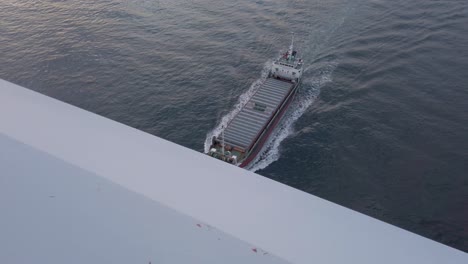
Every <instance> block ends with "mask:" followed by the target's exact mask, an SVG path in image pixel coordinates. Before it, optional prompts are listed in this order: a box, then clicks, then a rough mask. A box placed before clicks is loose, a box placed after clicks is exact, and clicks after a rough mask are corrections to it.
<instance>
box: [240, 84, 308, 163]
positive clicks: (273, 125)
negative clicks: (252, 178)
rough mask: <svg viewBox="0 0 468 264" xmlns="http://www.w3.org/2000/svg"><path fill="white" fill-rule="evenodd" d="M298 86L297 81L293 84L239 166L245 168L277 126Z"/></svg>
mask: <svg viewBox="0 0 468 264" xmlns="http://www.w3.org/2000/svg"><path fill="white" fill-rule="evenodd" d="M298 88H299V83H297V84H295V85H294V87H293V89H292V90H291V92H290V95H289V96H288V97H287V98H285V100H284V102H283V103H282V107H281V108H280V109H278V114H277V115H276V116H274V117H273V118H272V119H271V121H270V122H269V125H268V127H267V128H265V133H264V134H263V135H262V136H261V137H259V138H258V139H257V140H256V142H255V144H256V146H255V147H254V148H253V149H252V150H251V152H250V153H249V154H248V155H246V157H245V158H244V159H243V160H241V161H240V162H239V164H238V165H239V167H241V168H245V167H246V166H248V165H249V164H251V162H252V161H253V160H254V159H255V158H256V157H257V155H258V154H259V153H260V151H261V150H262V148H263V146H264V145H265V143H266V141H267V140H268V139H269V138H270V136H271V133H273V131H274V130H275V128H276V127H277V126H278V124H279V122H280V121H281V119H282V118H283V116H284V113H285V112H286V110H287V109H288V108H289V105H290V104H291V102H292V101H293V100H294V97H295V96H296V93H297V90H298Z"/></svg>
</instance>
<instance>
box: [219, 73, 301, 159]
mask: <svg viewBox="0 0 468 264" xmlns="http://www.w3.org/2000/svg"><path fill="white" fill-rule="evenodd" d="M293 86H294V84H293V83H291V82H287V81H282V80H278V79H275V78H268V79H267V80H266V81H265V82H264V83H263V84H262V86H261V87H260V88H259V89H258V90H257V92H256V93H255V94H254V95H253V96H252V98H251V99H250V100H249V102H247V104H246V105H245V106H244V107H243V108H242V109H241V111H240V112H239V113H238V114H237V115H236V116H235V117H234V118H233V119H232V120H231V122H230V123H229V124H228V125H227V127H226V129H225V130H224V140H225V144H226V145H231V146H233V147H239V148H241V149H244V150H247V148H249V147H250V146H251V145H252V143H253V141H254V140H255V139H256V138H257V136H258V135H259V134H260V133H261V132H262V130H263V129H264V127H265V125H266V124H267V123H268V121H269V120H270V118H271V117H272V115H273V114H274V113H275V111H276V110H277V109H278V107H279V106H280V105H281V103H282V102H283V100H284V99H285V97H286V96H287V95H288V94H289V92H290V91H291V89H292V88H293Z"/></svg>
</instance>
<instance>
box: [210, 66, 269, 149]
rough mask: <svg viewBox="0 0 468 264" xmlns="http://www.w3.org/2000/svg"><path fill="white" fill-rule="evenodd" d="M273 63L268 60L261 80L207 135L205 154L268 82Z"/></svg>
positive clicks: (246, 92)
mask: <svg viewBox="0 0 468 264" xmlns="http://www.w3.org/2000/svg"><path fill="white" fill-rule="evenodd" d="M272 63H273V60H268V61H267V62H265V65H264V67H263V69H262V73H261V76H260V78H259V79H257V80H256V81H255V82H253V83H252V85H250V87H249V89H248V90H247V91H245V92H244V93H243V94H242V95H241V96H239V101H238V102H237V103H236V105H235V106H234V108H233V109H232V110H231V112H229V113H227V114H226V115H225V116H223V117H222V118H221V122H220V123H219V124H218V125H217V126H216V127H215V128H214V129H213V130H211V131H210V132H208V134H206V139H205V146H204V151H205V153H208V151H209V150H210V145H211V139H212V138H213V136H219V134H221V131H222V129H223V127H226V126H227V124H228V123H229V121H231V120H232V119H233V118H234V117H235V116H236V115H237V113H239V111H240V110H241V109H242V107H244V105H245V104H246V103H247V102H248V101H249V99H250V98H251V97H252V96H253V95H254V93H255V92H256V91H257V90H258V88H260V86H261V84H262V83H263V82H264V81H265V80H266V78H267V77H268V72H269V70H270V68H271V64H272Z"/></svg>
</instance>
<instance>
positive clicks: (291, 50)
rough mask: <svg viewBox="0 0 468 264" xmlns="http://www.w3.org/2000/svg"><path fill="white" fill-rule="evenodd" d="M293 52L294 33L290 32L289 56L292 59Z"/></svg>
mask: <svg viewBox="0 0 468 264" xmlns="http://www.w3.org/2000/svg"><path fill="white" fill-rule="evenodd" d="M293 51H294V32H291V46H289V55H290V56H291V57H292V53H293Z"/></svg>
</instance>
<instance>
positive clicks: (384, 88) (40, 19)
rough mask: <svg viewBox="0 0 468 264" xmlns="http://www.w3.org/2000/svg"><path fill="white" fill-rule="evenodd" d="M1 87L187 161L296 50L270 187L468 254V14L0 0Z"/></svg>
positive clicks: (209, 0) (466, 5)
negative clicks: (32, 93) (172, 147)
mask: <svg viewBox="0 0 468 264" xmlns="http://www.w3.org/2000/svg"><path fill="white" fill-rule="evenodd" d="M0 11H1V15H0V78H2V79H6V80H8V81H11V82H14V83H17V84H20V85H23V86H26V87H29V88H31V89H33V90H36V91H39V92H41V93H44V94H47V95H49V96H52V97H55V98H58V99H60V100H63V101H65V102H69V103H71V104H73V105H76V106H79V107H82V108H84V109H87V110H90V111H92V112H95V113H98V114H101V115H103V116H106V117H108V118H111V119H114V120H117V121H119V122H122V123H125V124H127V125H130V126H133V127H136V128H138V129H141V130H144V131H146V132H149V133H151V134H154V135H157V136H159V137H162V138H165V139H168V140H170V141H173V142H176V143H178V144H181V145H184V146H187V147H189V148H192V149H195V150H198V151H203V150H204V148H205V146H204V142H205V140H206V138H207V136H208V137H209V135H211V134H213V133H216V132H217V131H218V130H216V128H217V127H219V126H220V124H221V123H222V122H223V121H224V122H225V121H226V120H227V119H229V117H230V116H231V115H232V111H233V109H235V108H236V107H238V106H239V105H241V104H242V102H243V100H242V99H241V100H239V96H241V95H243V97H245V96H247V95H248V94H249V93H250V92H252V91H253V90H254V89H255V83H258V82H259V81H261V79H262V72H263V73H264V72H265V68H266V67H268V64H269V63H271V60H272V59H273V58H275V57H276V55H277V54H278V52H279V50H281V49H284V48H285V47H287V45H288V44H289V32H291V31H294V32H295V34H296V39H297V41H296V43H297V47H298V49H299V51H301V52H302V54H303V58H304V60H305V61H306V65H307V71H306V72H305V75H304V79H303V82H302V85H301V90H300V93H299V96H298V98H297V99H296V101H295V102H294V104H293V105H292V107H291V108H290V110H289V112H288V113H287V114H286V116H285V118H284V119H283V121H282V124H281V126H280V127H279V128H278V130H277V131H275V133H274V135H273V137H272V138H271V140H270V142H269V143H268V145H267V146H266V148H265V150H264V152H263V154H262V156H261V159H260V160H258V161H257V162H256V163H255V164H254V165H253V166H252V167H251V169H252V170H257V172H258V173H260V174H262V175H264V176H266V177H269V178H272V179H275V180H278V181H280V182H283V183H286V184H288V185H291V186H293V187H296V188H299V189H301V190H304V191H306V192H309V193H312V194H314V195H317V196H320V197H323V198H325V199H327V200H330V201H333V202H336V203H339V204H341V205H344V206H346V207H349V208H352V209H354V210H357V211H360V212H362V213H364V214H367V215H370V216H373V217H376V218H378V219H381V220H383V221H386V222H389V223H392V224H395V225H397V226H400V227H402V228H405V229H408V230H410V231H413V232H416V233H418V234H421V235H423V236H426V237H428V238H431V239H434V240H436V241H439V242H441V243H444V244H447V245H450V246H452V247H455V248H458V249H461V250H464V251H467V252H468V34H466V28H467V26H468V2H467V1H466V0H463V1H456V0H449V1H423V0H415V1H403V0H395V1H379V0H357V1H346V0H331V1H317V0H315V1H314V0H312V1H283V0H272V1H255V2H254V1H214V0H201V1H175V2H174V1H169V0H162V1H149V0H133V1H124V0H98V1H65V0H64V1H52V0H48V1H46V0H44V1H22V0H4V1H1V2H0Z"/></svg>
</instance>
